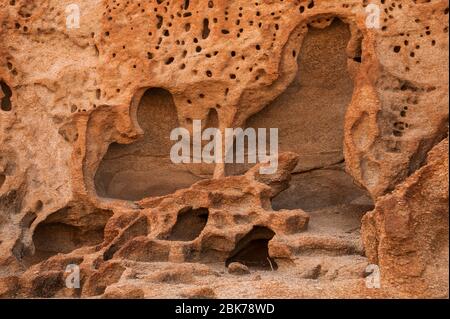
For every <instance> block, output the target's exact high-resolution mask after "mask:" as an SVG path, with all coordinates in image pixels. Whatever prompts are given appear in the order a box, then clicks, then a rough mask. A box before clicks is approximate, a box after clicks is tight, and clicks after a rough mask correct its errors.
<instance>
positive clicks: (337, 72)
mask: <svg viewBox="0 0 450 319" xmlns="http://www.w3.org/2000/svg"><path fill="white" fill-rule="evenodd" d="M70 4H76V5H78V8H79V13H80V21H79V22H80V24H79V28H68V26H67V23H66V22H67V19H68V15H71V14H74V12H73V10H68V6H69V5H70ZM369 4H375V5H376V7H375V8H378V9H379V13H380V17H379V18H380V19H379V22H380V25H379V27H376V28H373V27H371V25H370V23H368V15H370V12H368V10H367V8H370V7H369ZM71 8H72V9H73V6H71ZM373 8H374V7H373V6H372V9H373ZM72 22H73V21H72ZM0 99H1V103H0V297H6V298H14V297H37V298H40V297H42V298H48V297H74V298H78V297H96V298H97V297H104V298H117V297H131V298H157V297H163V298H171V297H172V298H173V297H179V298H200V297H201V298H221V297H257V298H271V297H272V298H308V297H313V298H321V297H342V298H352V297H371V298H374V297H448V188H447V182H448V157H446V153H447V152H448V142H447V139H446V138H447V136H448V1H446V0H432V1H419V0H417V1H416V0H415V1H400V0H383V1H378V0H374V1H370V2H369V1H363V0H339V1H337V0H336V1H325V0H322V1H321V0H314V1H313V0H292V1H286V0H255V1H241V0H230V1H224V0H189V1H188V0H176V1H170V0H152V1H139V0H136V1H125V0H97V1H90V0H79V1H65V0H64V1H61V0H39V1H37V0H34V1H33V0H0ZM194 120H202V124H203V128H207V127H217V128H220V129H221V130H224V129H225V128H236V127H243V128H245V127H253V128H270V127H276V128H278V129H279V137H280V145H279V147H280V152H281V153H280V156H279V167H278V170H277V172H276V173H274V174H272V175H261V174H260V173H259V171H258V168H259V166H258V165H256V166H254V165H250V164H249V163H244V164H226V165H225V164H215V165H214V164H205V163H203V164H184V165H176V164H173V163H172V162H171V161H170V158H169V152H170V148H171V145H172V143H173V141H170V138H169V137H170V136H169V134H170V132H171V130H172V129H174V128H176V127H179V126H181V127H184V128H186V129H188V130H189V131H190V132H191V133H192V123H193V121H194ZM361 221H362V226H363V227H362V228H361ZM233 263H240V264H242V265H244V267H247V268H248V269H249V271H250V274H249V275H245V276H236V275H234V274H233V273H228V270H227V266H229V265H230V264H233ZM70 264H75V265H79V267H80V273H81V288H79V289H69V288H67V287H66V285H65V279H66V278H67V276H68V272H66V267H67V265H70ZM368 264H376V265H378V266H379V267H380V274H381V288H379V289H370V288H368V287H367V285H366V279H367V278H365V277H367V276H368V275H369V274H368V273H367V269H368V268H367V265H368ZM369 276H370V275H369ZM243 280H244V281H245V285H242V281H243Z"/></svg>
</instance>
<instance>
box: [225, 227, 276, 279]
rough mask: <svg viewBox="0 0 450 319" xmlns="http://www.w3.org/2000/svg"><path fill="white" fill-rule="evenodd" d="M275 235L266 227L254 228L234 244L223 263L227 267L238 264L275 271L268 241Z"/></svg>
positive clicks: (274, 263)
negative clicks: (233, 263) (234, 263)
mask: <svg viewBox="0 0 450 319" xmlns="http://www.w3.org/2000/svg"><path fill="white" fill-rule="evenodd" d="M273 236H275V233H274V232H273V231H272V230H271V229H270V228H267V227H262V226H255V227H253V228H252V230H251V231H250V232H249V233H248V234H246V235H245V236H244V237H243V238H242V239H241V240H239V242H238V243H237V244H236V247H235V249H234V250H233V251H232V252H231V254H230V257H229V258H228V259H227V260H226V261H225V266H227V267H228V265H229V264H231V263H232V262H239V263H241V264H244V265H246V266H247V267H250V268H254V269H262V270H272V269H273V270H276V269H278V265H277V263H276V262H275V260H274V259H273V258H271V257H270V255H269V241H270V240H271V239H272V238H273Z"/></svg>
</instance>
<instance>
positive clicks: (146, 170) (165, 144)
mask: <svg viewBox="0 0 450 319" xmlns="http://www.w3.org/2000/svg"><path fill="white" fill-rule="evenodd" d="M137 121H138V123H139V126H140V127H141V128H142V130H143V131H144V136H143V137H141V138H140V139H139V140H138V141H136V142H134V143H132V144H128V145H126V144H118V143H113V144H111V145H110V146H109V149H108V151H107V153H106V155H105V156H104V157H103V159H102V161H101V163H100V165H99V168H98V169H97V172H96V175H95V188H96V191H97V195H99V196H101V197H106V198H114V199H122V200H131V201H133V200H140V199H142V198H145V197H152V196H163V195H167V194H171V193H173V192H175V191H176V190H179V189H183V188H188V187H189V186H191V185H192V184H194V183H196V182H198V181H199V180H201V179H202V177H200V176H198V175H196V174H193V173H192V172H191V171H190V170H189V169H188V167H187V166H185V165H183V164H174V163H173V162H172V161H171V159H170V150H171V147H172V145H173V143H174V141H171V140H170V133H171V131H172V130H173V129H174V128H176V127H179V124H178V118H177V111H176V107H175V103H174V101H173V97H172V95H171V93H170V92H169V91H167V90H164V89H161V88H150V89H148V90H146V92H145V93H144V95H143V96H142V98H141V100H140V103H139V106H138V109H137Z"/></svg>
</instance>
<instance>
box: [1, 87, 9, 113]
mask: <svg viewBox="0 0 450 319" xmlns="http://www.w3.org/2000/svg"><path fill="white" fill-rule="evenodd" d="M0 88H1V90H2V93H3V94H1V95H0V96H2V95H3V96H2V98H1V104H0V108H1V109H2V111H11V109H12V105H11V96H12V91H11V89H10V88H9V86H8V85H7V84H6V83H5V82H3V81H0Z"/></svg>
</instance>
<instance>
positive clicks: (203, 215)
mask: <svg viewBox="0 0 450 319" xmlns="http://www.w3.org/2000/svg"><path fill="white" fill-rule="evenodd" d="M208 216H209V210H208V209H207V208H198V209H192V207H188V208H185V209H183V210H181V211H180V212H179V213H178V216H177V221H176V223H175V225H174V226H173V228H172V231H171V232H170V234H169V236H168V238H167V239H168V240H172V241H192V240H194V239H196V238H197V237H198V236H199V235H200V234H201V232H202V231H203V229H204V228H205V226H206V223H207V222H208Z"/></svg>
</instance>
